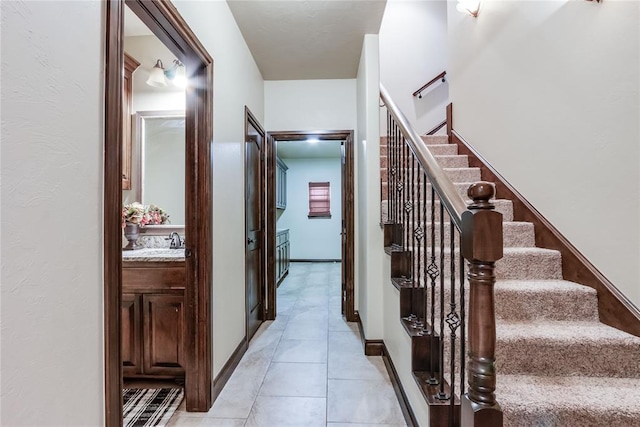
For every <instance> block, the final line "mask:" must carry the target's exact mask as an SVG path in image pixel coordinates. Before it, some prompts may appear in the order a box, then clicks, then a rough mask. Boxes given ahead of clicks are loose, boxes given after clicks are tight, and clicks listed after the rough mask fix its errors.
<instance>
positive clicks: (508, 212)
mask: <svg viewBox="0 0 640 427" xmlns="http://www.w3.org/2000/svg"><path fill="white" fill-rule="evenodd" d="M386 196H387V186H386V183H383V185H382V197H383V198H386ZM467 202H468V203H470V201H467ZM381 203H382V216H383V218H382V221H383V222H386V220H387V215H386V213H387V204H388V201H387V200H382V201H381ZM491 203H493V204H494V206H495V207H496V211H497V212H500V213H501V214H502V220H503V221H505V222H508V221H513V202H511V200H506V199H494V200H492V201H491ZM430 209H431V202H428V203H427V210H428V212H429V214H428V215H431V213H430V212H431V211H430ZM445 218H449V216H448V215H447V214H446V213H445ZM439 219H440V201H439V200H436V220H439ZM519 224H527V223H519ZM522 227H528V226H522ZM523 231H524V230H523ZM523 246H525V245H523ZM526 246H533V245H526Z"/></svg>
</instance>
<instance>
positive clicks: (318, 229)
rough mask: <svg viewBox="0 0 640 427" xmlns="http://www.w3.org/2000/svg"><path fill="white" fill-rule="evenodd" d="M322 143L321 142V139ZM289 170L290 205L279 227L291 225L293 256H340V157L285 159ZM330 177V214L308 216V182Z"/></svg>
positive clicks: (288, 192)
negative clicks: (326, 215) (316, 216)
mask: <svg viewBox="0 0 640 427" xmlns="http://www.w3.org/2000/svg"><path fill="white" fill-rule="evenodd" d="M319 144H322V142H320V143H319ZM282 160H283V161H284V162H285V163H286V165H287V166H288V167H289V169H288V170H287V209H285V210H284V212H283V213H282V216H281V217H280V219H279V220H278V223H277V228H278V229H284V228H288V229H289V241H290V245H291V253H290V256H291V259H294V260H296V259H315V260H326V259H334V260H340V259H341V257H342V247H341V238H340V231H341V223H342V203H341V161H340V159H339V158H333V159H322V158H318V159H287V158H283V159H282ZM325 181H329V186H330V190H331V218H309V217H308V216H307V215H308V214H309V182H325Z"/></svg>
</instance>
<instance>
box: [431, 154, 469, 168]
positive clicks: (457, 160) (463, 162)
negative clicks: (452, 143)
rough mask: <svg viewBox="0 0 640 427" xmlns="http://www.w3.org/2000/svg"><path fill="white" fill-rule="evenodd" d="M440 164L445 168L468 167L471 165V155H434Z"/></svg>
mask: <svg viewBox="0 0 640 427" xmlns="http://www.w3.org/2000/svg"><path fill="white" fill-rule="evenodd" d="M434 157H435V158H436V160H437V161H438V164H439V165H440V166H441V167H443V168H467V167H469V156H467V155H463V154H455V155H451V156H434Z"/></svg>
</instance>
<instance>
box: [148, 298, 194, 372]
mask: <svg viewBox="0 0 640 427" xmlns="http://www.w3.org/2000/svg"><path fill="white" fill-rule="evenodd" d="M142 304H143V310H144V338H143V341H144V372H145V374H155V375H176V376H177V375H184V361H185V357H184V330H185V324H184V295H182V294H181V295H177V294H166V295H163V294H145V295H143V296H142Z"/></svg>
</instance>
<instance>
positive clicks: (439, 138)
mask: <svg viewBox="0 0 640 427" xmlns="http://www.w3.org/2000/svg"><path fill="white" fill-rule="evenodd" d="M421 138H422V141H424V143H425V144H448V143H449V137H448V136H447V135H422V137H421Z"/></svg>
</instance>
